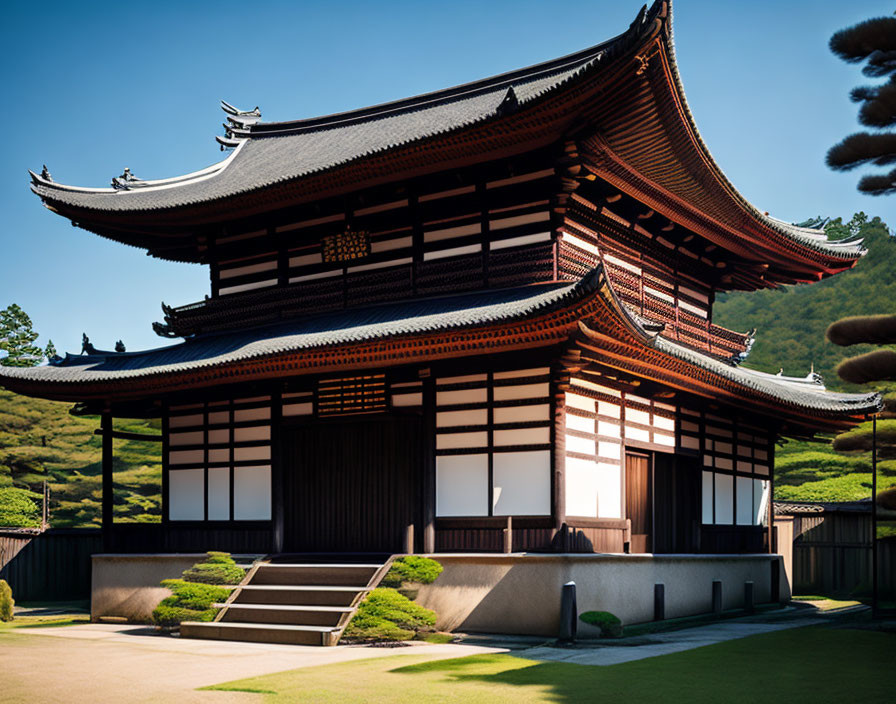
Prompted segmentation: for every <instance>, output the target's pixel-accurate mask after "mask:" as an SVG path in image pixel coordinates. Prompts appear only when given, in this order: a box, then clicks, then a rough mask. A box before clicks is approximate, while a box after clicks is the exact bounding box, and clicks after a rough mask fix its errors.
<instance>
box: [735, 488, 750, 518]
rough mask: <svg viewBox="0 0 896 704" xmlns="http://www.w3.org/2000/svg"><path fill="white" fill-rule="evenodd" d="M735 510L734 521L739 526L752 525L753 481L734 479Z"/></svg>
mask: <svg viewBox="0 0 896 704" xmlns="http://www.w3.org/2000/svg"><path fill="white" fill-rule="evenodd" d="M736 480H737V484H736V486H737V510H736V511H735V520H736V522H737V525H739V526H749V525H753V480H752V479H750V478H749V477H736Z"/></svg>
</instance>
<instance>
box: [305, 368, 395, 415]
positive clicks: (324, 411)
mask: <svg viewBox="0 0 896 704" xmlns="http://www.w3.org/2000/svg"><path fill="white" fill-rule="evenodd" d="M386 407H387V402H386V375H385V374H369V375H366V376H349V377H343V378H341V379H323V380H321V381H320V382H319V384H318V387H317V411H318V415H321V416H333V415H348V414H351V413H376V412H379V411H384V410H386Z"/></svg>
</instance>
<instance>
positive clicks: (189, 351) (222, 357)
mask: <svg viewBox="0 0 896 704" xmlns="http://www.w3.org/2000/svg"><path fill="white" fill-rule="evenodd" d="M597 275H598V274H597V272H594V273H593V274H592V275H591V276H588V277H585V278H584V279H582V281H580V282H578V283H574V284H556V283H551V284H540V285H533V286H521V287H517V288H508V289H495V290H486V291H477V292H474V293H464V294H459V295H454V296H442V297H438V298H427V299H413V300H409V301H402V302H396V303H389V304H383V305H377V306H370V307H364V308H354V309H351V308H350V309H346V310H341V311H336V312H329V313H321V314H317V315H312V316H307V317H303V318H298V319H294V320H289V321H284V322H281V323H275V324H271V325H265V326H260V327H257V328H252V329H249V330H238V331H229V332H220V333H209V334H206V335H200V336H197V337H195V338H190V339H188V340H186V341H185V342H182V343H180V344H177V345H172V346H170V347H162V348H158V349H154V350H148V351H144V352H128V353H123V354H111V355H67V356H66V357H65V359H64V360H62V362H60V363H58V364H54V365H51V366H45V367H0V385H2V384H3V380H4V378H7V379H27V380H30V381H41V382H51V383H54V382H58V383H84V382H97V381H112V380H119V379H131V378H138V377H145V376H150V375H156V374H169V373H174V372H184V371H189V370H192V369H200V368H203V367H214V366H220V365H226V364H229V363H233V362H240V361H244V360H250V359H255V358H261V357H267V356H271V355H277V354H284V353H290V352H299V351H302V350H309V349H313V348H317V347H330V346H335V345H342V344H350V343H354V342H365V341H369V340H376V339H382V338H388V337H394V336H399V335H413V334H420V333H426V332H435V331H440V330H450V329H452V328H465V327H471V326H477V325H484V324H489V323H495V322H501V321H506V320H512V319H515V318H523V317H526V316H528V315H530V314H534V313H539V312H546V311H548V310H550V309H552V308H555V307H558V306H561V305H564V304H566V303H568V302H569V301H571V300H574V299H575V298H576V297H578V296H581V295H583V294H585V293H587V292H588V291H590V290H592V287H593V285H594V281H595V280H596V278H597Z"/></svg>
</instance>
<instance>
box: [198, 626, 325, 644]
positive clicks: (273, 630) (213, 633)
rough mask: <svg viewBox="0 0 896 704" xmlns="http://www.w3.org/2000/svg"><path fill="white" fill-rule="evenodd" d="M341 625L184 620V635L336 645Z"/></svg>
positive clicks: (280, 642)
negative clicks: (337, 626) (338, 626)
mask: <svg viewBox="0 0 896 704" xmlns="http://www.w3.org/2000/svg"><path fill="white" fill-rule="evenodd" d="M337 633H338V629H337V628H334V627H332V626H295V625H283V624H274V623H227V622H225V621H213V622H211V623H207V622H199V621H184V622H183V623H181V624H180V635H181V637H182V638H205V639H209V640H239V641H250V642H253V643H278V644H283V645H317V646H320V645H335V639H336V636H337Z"/></svg>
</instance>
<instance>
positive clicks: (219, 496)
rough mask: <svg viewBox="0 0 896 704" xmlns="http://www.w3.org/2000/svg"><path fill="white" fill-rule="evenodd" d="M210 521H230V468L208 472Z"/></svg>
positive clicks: (212, 469)
mask: <svg viewBox="0 0 896 704" xmlns="http://www.w3.org/2000/svg"><path fill="white" fill-rule="evenodd" d="M208 520H210V521H229V520H230V468H229V467H222V468H211V469H209V470H208Z"/></svg>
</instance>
